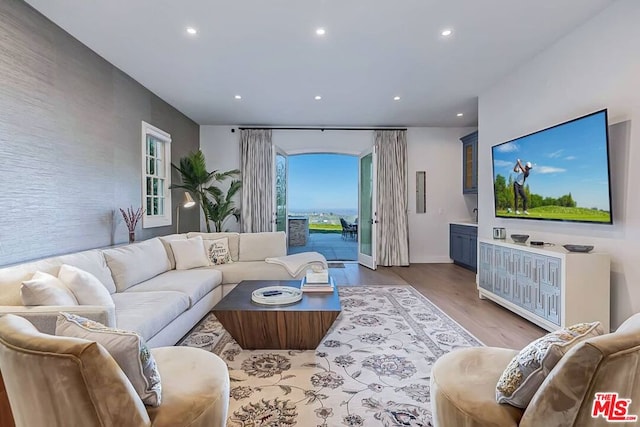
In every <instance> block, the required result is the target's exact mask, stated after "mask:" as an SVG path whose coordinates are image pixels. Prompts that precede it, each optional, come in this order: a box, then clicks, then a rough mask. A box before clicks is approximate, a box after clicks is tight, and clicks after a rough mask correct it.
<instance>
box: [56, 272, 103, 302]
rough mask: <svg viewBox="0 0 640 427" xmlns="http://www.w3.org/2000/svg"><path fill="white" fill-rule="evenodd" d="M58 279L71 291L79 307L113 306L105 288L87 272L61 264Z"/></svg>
mask: <svg viewBox="0 0 640 427" xmlns="http://www.w3.org/2000/svg"><path fill="white" fill-rule="evenodd" d="M58 279H60V280H61V281H62V283H64V284H65V285H66V286H67V287H68V288H69V289H71V292H73V294H74V295H75V296H76V299H77V300H78V304H80V305H113V299H112V298H111V294H109V291H108V290H107V288H105V287H104V285H103V284H102V282H101V281H100V280H98V278H97V277H96V276H94V275H93V274H91V273H89V272H88V271H84V270H81V269H79V268H78V267H74V266H72V265H67V264H62V265H61V266H60V271H59V272H58Z"/></svg>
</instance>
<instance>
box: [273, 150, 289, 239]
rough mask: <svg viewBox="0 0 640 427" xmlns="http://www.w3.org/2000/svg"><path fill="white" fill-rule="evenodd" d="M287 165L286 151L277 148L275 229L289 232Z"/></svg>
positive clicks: (275, 162) (274, 199)
mask: <svg viewBox="0 0 640 427" xmlns="http://www.w3.org/2000/svg"><path fill="white" fill-rule="evenodd" d="M287 166H288V158H287V155H286V153H285V152H284V151H282V150H280V149H278V148H276V150H275V159H274V171H275V177H274V180H273V182H274V183H275V189H274V190H275V192H274V198H273V203H274V210H273V211H274V217H275V218H274V224H273V231H284V232H285V233H287V232H288V226H287V225H288V224H287V223H288V219H287V173H288V171H287V169H288V168H287Z"/></svg>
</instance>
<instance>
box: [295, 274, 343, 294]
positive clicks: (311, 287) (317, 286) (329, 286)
mask: <svg viewBox="0 0 640 427" xmlns="http://www.w3.org/2000/svg"><path fill="white" fill-rule="evenodd" d="M334 289H335V284H334V282H333V277H329V278H328V279H327V282H326V283H312V282H309V281H308V280H307V278H306V277H303V278H302V283H301V284H300V290H301V291H302V292H333V290H334Z"/></svg>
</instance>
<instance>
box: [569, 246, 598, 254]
mask: <svg viewBox="0 0 640 427" xmlns="http://www.w3.org/2000/svg"><path fill="white" fill-rule="evenodd" d="M563 247H564V248H565V249H566V250H568V251H569V252H583V253H589V252H591V251H592V250H593V246H591V245H563Z"/></svg>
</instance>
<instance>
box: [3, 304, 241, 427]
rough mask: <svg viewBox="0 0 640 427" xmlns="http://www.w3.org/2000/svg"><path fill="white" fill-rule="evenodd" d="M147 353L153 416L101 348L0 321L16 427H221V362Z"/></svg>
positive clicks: (225, 389)
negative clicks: (154, 396)
mask: <svg viewBox="0 0 640 427" xmlns="http://www.w3.org/2000/svg"><path fill="white" fill-rule="evenodd" d="M151 353H152V354H153V356H154V358H155V360H156V363H157V365H158V369H159V371H160V376H161V379H162V404H161V405H160V406H158V407H154V408H152V407H147V406H145V405H144V404H143V403H142V401H141V400H140V398H139V397H138V395H137V393H136V392H135V390H134V389H133V386H132V385H131V383H130V382H129V380H128V379H127V377H126V376H125V375H124V373H123V372H122V370H121V369H120V367H119V366H118V365H117V363H116V362H115V361H114V359H113V358H112V357H111V356H110V355H109V353H108V352H107V351H106V350H105V349H104V348H103V347H102V346H101V345H99V344H97V343H95V342H92V341H87V340H83V339H79V338H67V337H56V336H52V335H47V334H43V333H41V332H39V331H38V330H37V329H36V328H35V327H34V326H33V325H32V324H31V323H29V321H27V320H25V319H23V318H21V317H18V316H14V315H5V316H2V317H0V370H1V371H2V376H3V378H4V382H5V387H6V391H7V394H8V397H9V403H10V405H11V410H12V411H13V417H14V420H15V424H16V427H26V426H28V427H41V426H42V427H45V426H46V427H63V426H64V427H73V426H78V427H80V426H81V427H92V426H101V427H111V426H113V427H123V426H127V427H138V426H172V427H178V426H192V427H196V426H208V427H222V426H224V425H225V422H226V418H227V408H228V404H229V375H228V371H227V367H226V365H225V363H224V362H223V361H222V360H221V359H220V358H218V357H217V356H216V355H214V354H212V353H209V352H206V351H203V350H199V349H195V348H189V347H161V348H155V349H152V350H151Z"/></svg>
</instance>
